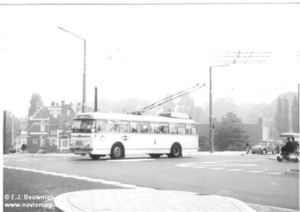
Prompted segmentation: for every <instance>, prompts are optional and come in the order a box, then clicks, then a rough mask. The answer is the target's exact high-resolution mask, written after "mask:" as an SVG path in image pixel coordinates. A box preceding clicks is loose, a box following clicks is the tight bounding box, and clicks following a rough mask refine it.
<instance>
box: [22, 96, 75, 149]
mask: <svg viewBox="0 0 300 212" xmlns="http://www.w3.org/2000/svg"><path fill="white" fill-rule="evenodd" d="M75 115H76V109H75V108H74V107H73V105H72V103H70V104H65V101H62V102H61V105H59V104H58V103H55V102H52V103H51V106H42V107H40V108H39V109H38V111H37V112H36V113H35V114H34V115H33V116H32V117H30V118H29V120H28V134H29V138H28V139H27V146H28V151H29V152H37V151H38V150H39V149H41V148H42V147H43V148H45V149H46V150H47V151H55V150H56V149H58V150H66V149H69V144H70V136H71V132H70V128H71V124H72V120H73V117H74V116H75Z"/></svg>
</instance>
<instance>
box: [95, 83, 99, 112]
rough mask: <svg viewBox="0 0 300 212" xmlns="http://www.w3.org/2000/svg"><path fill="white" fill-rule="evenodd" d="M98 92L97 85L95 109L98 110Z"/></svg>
mask: <svg viewBox="0 0 300 212" xmlns="http://www.w3.org/2000/svg"><path fill="white" fill-rule="evenodd" d="M97 97H98V94H97V87H95V106H94V111H95V112H97V110H98V109H97V108H98V99H97Z"/></svg>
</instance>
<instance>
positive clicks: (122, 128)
mask: <svg viewBox="0 0 300 212" xmlns="http://www.w3.org/2000/svg"><path fill="white" fill-rule="evenodd" d="M119 126H120V132H123V133H128V132H129V121H121V122H120V125H119Z"/></svg>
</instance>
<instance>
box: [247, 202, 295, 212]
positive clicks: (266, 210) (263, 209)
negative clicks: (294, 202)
mask: <svg viewBox="0 0 300 212" xmlns="http://www.w3.org/2000/svg"><path fill="white" fill-rule="evenodd" d="M247 204H248V205H249V206H250V207H251V208H253V209H254V210H255V211H256V212H299V210H293V209H288V208H280V207H274V206H267V205H257V204H253V203H247Z"/></svg>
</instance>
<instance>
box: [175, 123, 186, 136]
mask: <svg viewBox="0 0 300 212" xmlns="http://www.w3.org/2000/svg"><path fill="white" fill-rule="evenodd" d="M177 127H178V134H181V135H184V134H187V133H186V129H185V124H178V125H177Z"/></svg>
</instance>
